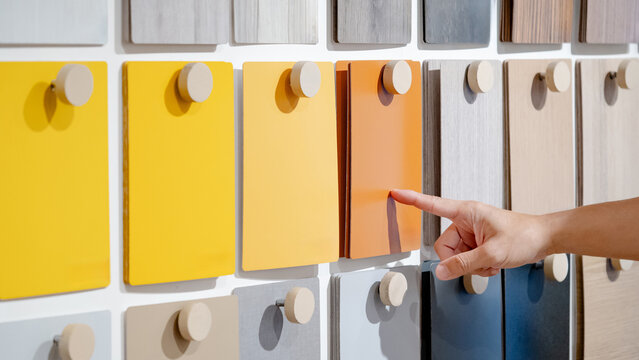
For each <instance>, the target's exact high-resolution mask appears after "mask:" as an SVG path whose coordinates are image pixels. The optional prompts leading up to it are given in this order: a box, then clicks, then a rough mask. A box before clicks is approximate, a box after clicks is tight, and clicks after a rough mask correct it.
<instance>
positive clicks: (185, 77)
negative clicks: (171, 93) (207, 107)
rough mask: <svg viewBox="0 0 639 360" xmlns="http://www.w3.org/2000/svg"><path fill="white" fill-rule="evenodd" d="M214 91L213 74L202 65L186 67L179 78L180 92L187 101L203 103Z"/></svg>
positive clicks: (187, 65) (192, 64)
mask: <svg viewBox="0 0 639 360" xmlns="http://www.w3.org/2000/svg"><path fill="white" fill-rule="evenodd" d="M211 91H213V74H211V69H209V67H208V66H206V65H205V64H202V63H189V64H186V65H184V68H182V70H181V71H180V76H178V92H179V93H180V96H181V97H182V99H184V100H185V101H190V102H197V103H201V102H203V101H205V100H206V99H208V98H209V96H210V95H211Z"/></svg>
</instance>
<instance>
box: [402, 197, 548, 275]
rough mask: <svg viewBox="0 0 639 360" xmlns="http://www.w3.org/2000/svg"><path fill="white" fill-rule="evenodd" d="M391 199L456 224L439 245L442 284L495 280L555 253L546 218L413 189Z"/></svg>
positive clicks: (439, 273)
mask: <svg viewBox="0 0 639 360" xmlns="http://www.w3.org/2000/svg"><path fill="white" fill-rule="evenodd" d="M391 195H392V196H393V198H394V199H395V200H397V201H398V202H400V203H403V204H407V205H413V206H415V207H417V208H420V209H422V210H424V211H427V212H429V213H431V214H434V215H437V216H442V217H445V218H448V219H450V220H451V221H452V222H453V223H452V224H451V225H450V226H449V227H448V228H447V229H446V231H444V233H443V234H442V235H441V236H440V237H439V239H437V241H436V242H435V252H437V255H439V258H440V259H441V262H440V264H439V266H437V270H436V275H437V277H438V278H439V279H440V280H451V279H455V278H458V277H460V276H463V275H466V274H476V275H481V276H493V275H496V274H497V273H499V270H500V269H506V268H513V267H518V266H521V265H524V264H528V263H533V262H536V261H539V260H541V259H543V258H544V257H546V255H549V254H551V253H552V250H551V245H552V244H551V241H550V236H549V231H548V229H547V228H548V225H547V224H546V222H545V220H544V218H543V217H542V216H535V215H526V214H520V213H515V212H512V211H507V210H503V209H499V208H496V207H494V206H490V205H487V204H483V203H480V202H476V201H458V200H450V199H443V198H440V197H437V196H431V195H424V194H420V193H418V192H415V191H411V190H393V191H391Z"/></svg>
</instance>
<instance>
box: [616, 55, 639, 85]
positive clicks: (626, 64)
mask: <svg viewBox="0 0 639 360" xmlns="http://www.w3.org/2000/svg"><path fill="white" fill-rule="evenodd" d="M617 83H618V84H619V86H621V87H622V88H624V89H636V88H638V87H639V61H637V60H634V59H628V60H624V61H622V62H621V64H619V70H618V71H617Z"/></svg>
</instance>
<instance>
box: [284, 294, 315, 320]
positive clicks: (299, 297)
mask: <svg viewBox="0 0 639 360" xmlns="http://www.w3.org/2000/svg"><path fill="white" fill-rule="evenodd" d="M314 311H315V297H314V296H313V292H312V291H311V290H309V289H308V288H305V287H294V288H292V289H291V290H289V292H288V293H287V294H286V299H285V300H284V314H285V315H286V318H287V319H288V321H290V322H292V323H295V324H306V323H307V322H309V321H311V318H312V317H313V312H314Z"/></svg>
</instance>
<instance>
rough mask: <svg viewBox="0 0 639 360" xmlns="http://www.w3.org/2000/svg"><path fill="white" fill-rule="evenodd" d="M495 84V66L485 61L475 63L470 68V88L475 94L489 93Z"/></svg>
mask: <svg viewBox="0 0 639 360" xmlns="http://www.w3.org/2000/svg"><path fill="white" fill-rule="evenodd" d="M494 83H495V74H494V73H493V65H492V64H491V63H490V62H488V61H485V60H481V61H474V62H473V63H471V64H470V66H469V67H468V86H470V89H471V90H473V92H474V93H476V94H480V93H486V92H489V91H490V90H491V89H492V88H493V85H494Z"/></svg>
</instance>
